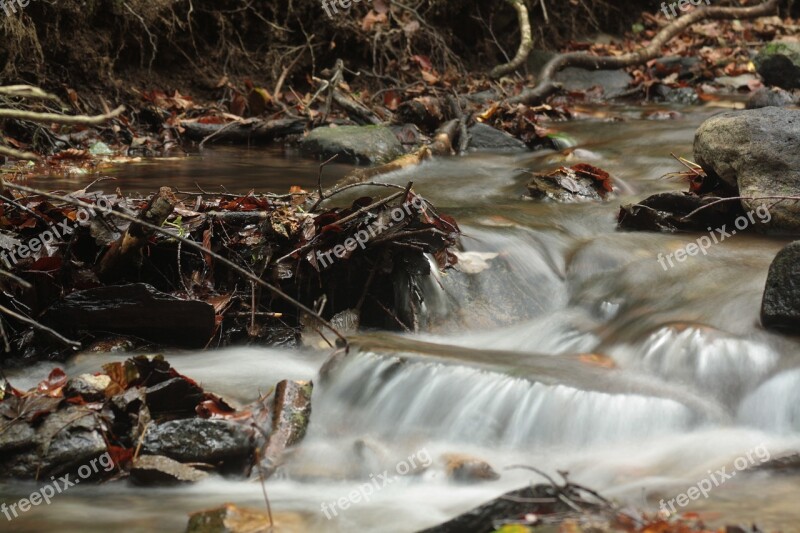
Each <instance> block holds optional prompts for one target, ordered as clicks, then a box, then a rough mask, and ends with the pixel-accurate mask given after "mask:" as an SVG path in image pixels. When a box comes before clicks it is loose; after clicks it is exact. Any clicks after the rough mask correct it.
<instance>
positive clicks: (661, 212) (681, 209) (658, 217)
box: [617, 192, 742, 232]
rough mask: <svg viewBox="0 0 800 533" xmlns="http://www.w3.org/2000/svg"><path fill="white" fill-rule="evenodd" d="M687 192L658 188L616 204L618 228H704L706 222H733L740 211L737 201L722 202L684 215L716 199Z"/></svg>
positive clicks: (703, 229)
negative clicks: (632, 200)
mask: <svg viewBox="0 0 800 533" xmlns="http://www.w3.org/2000/svg"><path fill="white" fill-rule="evenodd" d="M716 199H717V198H716V197H711V198H703V197H702V196H698V195H696V194H693V193H688V192H662V193H658V194H654V195H652V196H650V197H648V198H645V199H644V200H642V201H641V202H639V203H636V204H627V205H623V206H622V207H621V208H620V211H619V216H618V218H617V223H618V225H619V227H620V228H623V229H631V230H640V231H665V232H675V231H705V230H706V228H708V227H709V226H711V227H720V226H722V224H733V221H734V220H735V218H736V217H737V216H739V215H740V214H741V213H742V210H741V206H740V205H739V204H738V203H737V202H723V203H719V204H716V205H714V206H712V207H709V208H707V209H704V210H702V211H700V212H699V213H697V214H696V215H694V216H692V217H691V218H689V219H686V218H684V217H686V216H687V215H689V214H690V213H692V212H693V211H695V210H697V209H699V208H700V207H702V206H704V205H706V204H708V203H710V202H712V201H714V200H716Z"/></svg>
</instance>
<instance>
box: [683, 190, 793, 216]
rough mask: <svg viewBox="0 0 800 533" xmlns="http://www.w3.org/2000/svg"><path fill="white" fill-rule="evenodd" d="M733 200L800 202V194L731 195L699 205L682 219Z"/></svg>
mask: <svg viewBox="0 0 800 533" xmlns="http://www.w3.org/2000/svg"><path fill="white" fill-rule="evenodd" d="M733 200H779V201H784V200H790V201H794V202H800V196H731V197H730V198H720V199H719V200H714V201H713V202H709V203H707V204H706V205H704V206H701V207H698V208H697V209H695V210H694V211H692V212H691V213H689V214H688V215H686V216H685V217H683V218H681V220H686V219H688V218H691V217H692V216H694V215H696V214H697V213H699V212H700V211H702V210H703V209H707V208H709V207H711V206H712V205H717V204H721V203H723V202H730V201H733Z"/></svg>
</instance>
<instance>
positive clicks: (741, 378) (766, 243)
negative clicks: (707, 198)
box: [0, 107, 800, 532]
mask: <svg viewBox="0 0 800 533" xmlns="http://www.w3.org/2000/svg"><path fill="white" fill-rule="evenodd" d="M680 111H682V112H683V116H682V117H680V118H678V119H677V120H672V121H664V122H654V121H648V120H643V119H642V118H641V117H642V114H643V113H642V112H643V110H642V109H641V108H615V109H613V112H615V113H619V114H621V115H623V116H625V117H626V121H624V122H607V123H606V122H590V121H582V122H573V123H570V124H563V125H559V124H556V125H555V127H557V128H559V129H562V130H563V131H565V132H567V133H569V134H570V135H572V136H573V137H574V138H575V139H576V141H577V143H578V147H579V149H580V150H581V151H579V152H578V153H579V154H580V157H579V158H575V159H574V160H565V158H564V156H562V155H561V154H558V153H555V152H552V151H542V152H536V153H531V154H525V155H522V156H508V155H489V154H480V155H474V154H473V155H469V156H467V157H463V158H452V159H438V160H435V161H431V162H428V163H426V164H424V165H423V166H421V167H419V168H415V169H410V170H404V171H400V172H398V173H395V174H392V175H389V176H386V177H385V178H384V181H389V182H393V183H397V184H405V183H407V182H408V181H413V182H414V186H415V189H416V190H417V191H418V192H419V193H421V194H422V195H424V196H425V197H427V198H429V199H430V200H431V201H433V202H434V203H435V204H436V205H437V206H438V207H439V209H440V210H441V211H443V212H447V213H449V214H452V215H453V216H455V217H456V219H457V220H458V221H459V224H460V226H461V228H462V230H463V232H464V237H463V245H464V249H465V251H466V252H481V253H484V254H496V256H492V255H489V256H487V255H484V256H482V257H493V258H492V259H489V260H488V265H489V267H488V268H487V269H486V270H484V271H482V272H480V273H478V274H465V273H461V272H446V273H442V274H437V275H436V277H435V278H434V279H432V280H430V281H428V282H426V283H424V284H423V287H422V289H423V291H424V293H425V296H426V305H425V316H424V317H423V318H424V320H423V322H424V324H425V328H424V331H422V332H421V333H419V334H417V335H404V336H401V335H393V334H387V333H376V332H372V333H368V334H364V335H360V336H358V337H356V338H355V339H354V341H353V349H352V351H351V353H350V354H349V355H347V356H345V357H341V356H339V357H336V358H335V359H334V360H332V361H329V362H328V363H327V364H326V360H327V359H328V355H329V354H328V353H323V352H314V351H309V350H299V349H298V350H286V349H281V350H278V349H254V348H233V349H227V350H223V351H218V352H203V353H196V354H193V353H180V354H172V355H169V359H170V361H171V362H172V363H173V365H174V366H175V367H176V368H177V369H178V370H179V371H180V372H183V373H185V374H186V375H188V376H190V377H192V378H194V379H196V380H198V381H200V382H201V383H202V384H203V386H205V387H206V388H207V389H209V390H211V391H215V392H218V393H220V394H223V395H226V396H227V397H229V398H231V399H232V400H234V401H237V402H240V403H245V402H248V401H252V400H254V399H256V398H257V397H258V396H259V394H260V393H263V392H265V391H267V390H269V388H270V387H271V386H272V385H273V384H274V383H275V382H277V381H278V380H280V379H285V378H288V379H313V380H314V381H315V383H316V388H315V391H314V397H313V414H312V417H311V424H310V427H309V430H308V434H307V436H306V439H305V440H304V442H303V443H302V444H301V445H300V446H299V447H298V448H297V449H296V450H294V451H293V452H292V453H291V454H290V455H289V457H287V461H286V464H285V465H284V466H283V467H282V468H281V469H280V471H279V475H278V476H277V478H276V479H271V480H269V481H268V482H267V484H266V487H267V490H268V492H269V497H270V500H271V503H272V508H273V511H274V512H275V513H276V514H282V515H284V516H285V515H286V514H287V513H288V514H290V515H294V517H295V518H296V519H297V520H302V521H304V523H305V524H307V526H306V528H307V529H309V530H316V531H382V532H383V531H386V532H394V531H396V532H411V531H415V530H418V529H421V528H425V527H428V526H432V525H434V524H436V523H438V522H441V521H444V520H447V519H448V518H451V517H453V516H455V515H456V514H458V513H460V512H463V511H466V510H468V509H469V508H471V507H473V506H475V505H478V504H480V503H482V502H484V501H487V500H489V499H491V498H494V497H496V496H498V495H500V494H502V493H503V492H505V491H508V490H511V489H514V488H518V487H520V486H523V485H524V484H526V483H528V482H530V481H535V482H541V481H543V480H542V479H541V478H537V477H536V475H534V474H532V473H531V472H529V471H524V470H518V469H515V470H506V468H507V467H508V466H511V465H515V464H526V465H532V466H535V467H537V468H539V469H542V470H544V471H546V472H548V473H550V474H552V475H556V474H555V473H556V471H557V470H561V471H568V472H569V477H570V479H571V480H574V481H577V482H580V483H583V484H585V485H588V486H590V487H593V488H594V489H597V490H599V491H601V492H602V493H604V494H605V495H607V496H610V497H613V498H615V499H617V500H618V501H620V502H621V503H623V504H630V505H633V506H636V507H639V508H642V509H648V510H650V511H652V512H655V511H656V510H657V509H658V502H659V501H660V500H661V499H662V498H664V499H667V500H669V499H670V498H674V497H675V496H677V495H678V494H680V493H683V492H685V491H686V490H687V489H688V488H689V487H691V486H693V485H695V484H697V483H698V482H700V481H701V480H702V479H704V478H706V477H708V473H709V471H716V470H718V469H721V468H722V467H726V468H727V471H728V472H730V471H732V470H733V469H734V467H733V461H734V460H735V459H736V458H737V457H740V456H743V455H746V453H747V452H749V451H751V450H753V449H756V448H758V447H760V446H761V448H759V449H760V450H764V449H766V450H768V452H769V454H770V455H771V456H773V457H775V456H779V455H782V454H784V453H791V452H794V451H798V449H799V447H800V358H799V357H798V355H799V354H800V352H799V351H798V347H799V346H800V342H798V340H799V339H798V338H796V337H795V338H792V337H787V336H781V335H777V334H774V333H770V332H767V331H765V330H763V329H762V328H761V326H760V324H759V318H758V316H759V308H760V303H761V294H762V291H763V287H764V283H765V280H766V274H767V269H768V267H769V264H770V261H771V260H772V258H773V257H774V256H775V254H776V253H777V252H778V250H780V248H781V247H782V246H783V245H784V244H785V243H786V241H785V240H781V239H775V238H767V237H761V236H749V235H737V236H735V237H733V238H730V239H728V240H726V241H725V242H723V243H720V244H719V245H716V246H713V247H712V248H711V249H710V250H709V252H708V255H707V256H702V255H701V256H697V257H689V258H688V259H687V260H686V261H685V262H684V263H679V264H677V265H676V267H675V268H672V269H670V270H669V271H666V272H665V271H664V270H663V269H662V267H661V265H660V264H659V263H658V261H657V259H656V257H657V255H658V254H659V253H664V254H666V253H669V252H671V251H674V250H676V249H678V248H681V247H683V246H685V245H686V244H687V243H689V242H693V241H694V240H695V239H696V238H697V237H698V235H691V234H678V235H663V234H652V233H629V232H620V231H617V230H616V227H615V219H616V214H617V211H618V208H619V205H620V204H621V203H629V202H631V201H635V200H638V199H640V198H642V197H644V196H646V195H648V194H652V193H655V192H659V191H666V190H677V189H682V188H685V185H684V184H682V183H678V182H674V181H669V180H664V179H661V176H662V175H664V174H666V173H667V172H671V171H676V170H680V167H679V165H678V164H677V162H676V161H674V160H673V159H672V158H671V157H670V156H669V154H670V152H674V153H676V154H680V155H684V156H686V157H688V158H691V153H692V152H691V145H692V140H693V135H694V131H695V129H696V128H697V126H698V125H699V124H700V123H701V122H702V120H704V119H705V118H707V117H708V116H710V115H711V114H713V113H715V112H718V111H720V109H718V108H708V107H703V108H682V109H680ZM580 160H587V161H588V162H591V163H592V164H594V165H596V166H600V167H602V168H604V169H605V170H607V171H609V172H610V173H611V174H612V175H613V176H614V177H615V178H616V180H617V185H618V189H619V197H618V198H615V199H613V200H612V201H610V202H607V203H604V204H578V205H556V204H549V203H539V202H534V201H531V200H529V199H526V198H525V183H526V181H527V178H528V174H527V173H526V172H525V170H523V169H527V170H545V169H549V168H551V167H554V166H558V165H560V164H574V163H576V162H579V161H580ZM346 171H347V167H345V166H342V165H338V166H331V167H327V168H326V172H325V180H324V181H325V183H326V184H327V185H330V184H333V183H334V182H335V180H336V179H337V178H338V177H340V176H341V175H343V174H344V173H345V172H346ZM316 173H317V163H315V162H311V161H304V160H298V159H292V158H288V159H287V158H284V157H283V155H282V152H281V151H280V150H276V149H270V150H263V149H256V148H253V149H238V148H237V149H234V148H215V149H209V150H205V151H204V152H203V153H202V154H193V155H189V156H187V157H185V158H178V159H174V160H170V161H157V160H152V161H145V162H143V163H141V164H134V165H128V166H123V167H120V168H118V169H115V170H114V171H113V172H112V173H111V175H114V176H115V177H117V178H118V181H116V182H106V183H103V184H101V185H106V187H105V188H106V189H108V190H109V191H110V190H113V189H114V188H116V187H117V186H119V187H120V188H121V189H122V190H123V191H129V192H133V191H136V192H137V193H146V192H148V191H154V190H156V189H157V188H158V187H160V186H163V185H170V186H173V187H177V188H178V189H180V190H181V191H185V192H190V191H193V190H194V191H196V190H197V188H196V187H197V185H199V186H200V187H202V188H203V189H205V190H207V191H212V190H221V189H220V188H219V186H224V187H225V188H227V190H230V191H237V192H247V191H249V190H250V189H256V190H257V191H274V192H281V191H285V190H288V187H289V186H290V185H293V184H297V185H302V186H304V187H307V188H311V187H313V186H314V185H315V183H316ZM86 182H87V180H86V179H85V178H84V179H81V180H79V181H78V180H73V181H68V180H57V181H54V180H53V179H52V178H42V179H38V180H33V184H34V185H38V186H41V187H47V188H61V189H63V190H74V189H78V188H81V187H83V186H85V185H86ZM110 183H111V184H113V185H110ZM196 184H197V185H196ZM380 192H381V191H379V190H378V191H375V193H376V194H377V193H380ZM363 193H365V191H363V192H359V193H357V194H363ZM357 194H354V195H353V196H351V197H349V198H354V197H355V196H356V195H357ZM343 199H344V198H340V200H343ZM581 354H598V355H600V356H607V357H586V356H584V357H581V356H580V355H581ZM609 358H610V359H609ZM121 359H123V357H122V356H119V355H113V356H100V355H91V356H88V355H87V356H81V357H79V358H76V359H75V360H72V361H70V362H69V363H68V364H67V365H66V368H67V370H68V372H84V371H94V370H97V369H99V367H100V365H101V364H103V363H104V362H107V361H109V360H121ZM612 363H613V364H612ZM51 367H52V365H51V364H40V365H37V366H35V367H33V368H28V369H25V370H22V371H16V372H14V373H13V374H12V382H14V383H15V385H16V386H18V387H28V386H32V385H34V384H35V383H36V382H37V381H38V380H39V379H42V378H43V377H44V376H46V374H47V372H48V371H49V369H50V368H51ZM422 452H424V456H425V457H430V458H431V459H432V463H431V465H430V467H429V468H428V469H427V470H425V471H424V472H418V473H415V474H413V475H412V474H409V475H406V476H400V477H398V478H396V479H395V480H394V481H393V482H392V483H391V484H389V485H387V486H386V487H383V488H382V489H381V490H379V491H376V492H375V494H374V495H373V496H372V498H371V501H370V502H368V503H365V502H361V503H356V504H353V505H352V506H351V507H350V508H349V509H346V510H339V511H338V517H336V518H335V519H333V520H327V519H326V518H325V516H324V515H323V513H322V510H321V506H322V503H323V502H327V503H328V504H330V503H332V502H333V501H335V500H337V499H339V498H342V497H347V496H348V493H350V492H351V490H353V489H354V488H356V487H358V486H359V485H361V484H363V483H365V482H366V483H369V482H370V481H371V479H374V477H375V476H376V475H378V474H382V473H383V472H384V471H385V470H389V471H390V473H391V472H392V471H393V470H394V469H395V466H396V465H397V464H398V463H399V462H400V461H403V460H407V458H408V457H410V456H412V455H415V454H416V455H417V456H418V457H422ZM447 453H458V454H470V455H474V456H477V457H480V458H483V459H485V460H486V461H488V462H489V463H491V465H492V466H493V467H494V468H495V469H496V470H497V471H498V472H500V473H501V475H502V477H501V478H500V479H499V480H497V481H490V482H484V483H478V484H474V485H458V484H454V483H452V482H449V481H448V480H447V479H446V477H445V474H444V463H443V461H442V460H441V459H440V457H441V456H442V454H447ZM370 476H372V477H370ZM799 483H800V478H799V477H798V476H789V475H774V474H767V473H764V472H739V473H738V474H737V476H736V477H734V478H732V479H730V480H729V481H727V482H726V483H725V484H723V485H721V486H719V487H717V488H714V489H713V490H712V492H711V493H710V495H709V497H708V498H707V499H700V500H697V501H695V502H692V503H691V504H690V506H689V507H688V509H691V510H695V511H698V512H700V513H701V514H702V516H703V517H704V518H705V519H706V521H707V522H708V523H710V524H713V525H722V524H725V523H734V522H741V523H747V522H753V521H755V522H757V523H758V524H759V525H760V526H761V527H762V528H765V529H779V528H780V529H781V530H782V531H784V532H791V531H800V506H798V505H797V496H798V493H800V491H799V490H798V487H800V484H799ZM36 488H38V484H36V483H18V482H15V483H4V484H2V485H0V499H2V501H6V502H11V501H15V500H16V499H18V498H21V497H24V496H27V495H28V494H29V493H30V492H31V491H33V490H34V489H36ZM225 502H233V503H236V504H239V505H244V506H251V507H256V508H261V507H263V505H264V504H263V497H262V494H261V487H260V485H259V484H258V483H254V482H249V481H234V480H227V479H222V478H218V477H215V478H211V479H209V480H207V481H204V482H202V483H200V484H197V485H194V486H191V487H183V488H170V489H152V488H136V487H132V486H130V485H128V484H127V483H125V482H122V483H111V484H108V485H103V486H81V487H74V488H72V489H70V490H69V491H68V492H67V493H65V494H62V495H59V496H58V497H57V498H56V499H55V500H54V501H53V503H52V504H51V505H49V506H46V507H42V506H39V507H36V508H34V509H33V510H32V511H30V512H28V513H26V514H25V515H24V516H23V517H21V518H19V519H17V520H15V521H14V522H11V523H6V522H4V519H3V517H0V531H31V532H33V531H43V530H50V529H54V530H58V531H70V532H71V531H74V532H95V531H96V532H105V531H113V530H123V531H142V532H145V531H148V532H149V531H181V530H183V529H184V528H185V525H186V521H187V516H188V514H189V513H190V512H193V511H196V510H200V509H204V508H208V507H213V506H217V505H220V504H222V503H225ZM300 530H302V528H301V529H300Z"/></svg>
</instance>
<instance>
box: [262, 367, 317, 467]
mask: <svg viewBox="0 0 800 533" xmlns="http://www.w3.org/2000/svg"><path fill="white" fill-rule="evenodd" d="M313 390H314V384H313V383H312V382H310V381H288V380H284V381H281V382H280V383H278V385H277V387H275V399H274V401H273V407H272V411H271V412H272V428H271V429H272V431H271V433H270V436H269V441H268V442H267V445H266V447H265V449H264V452H263V453H262V454H261V457H263V460H262V466H263V469H264V470H265V471H266V473H267V474H268V475H271V474H272V473H273V472H274V471H275V468H276V467H277V466H278V465H279V463H280V459H281V456H282V455H283V453H284V451H285V450H286V448H288V447H290V446H293V445H295V444H297V443H298V442H300V441H301V440H302V439H303V437H304V436H305V434H306V429H307V428H308V422H309V418H310V417H311V393H312V391H313Z"/></svg>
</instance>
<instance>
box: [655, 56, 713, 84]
mask: <svg viewBox="0 0 800 533" xmlns="http://www.w3.org/2000/svg"><path fill="white" fill-rule="evenodd" d="M701 68H702V64H701V61H700V58H699V57H694V56H665V57H661V58H659V59H656V60H655V61H653V63H652V64H651V67H650V70H651V72H652V73H653V74H654V75H655V76H657V77H658V78H660V79H663V78H666V77H667V76H670V75H672V74H677V75H678V79H679V80H681V79H686V78H690V77H692V76H694V75H695V74H696V73H697V71H698V70H700V69H701Z"/></svg>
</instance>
